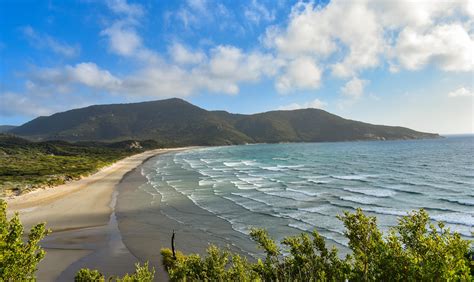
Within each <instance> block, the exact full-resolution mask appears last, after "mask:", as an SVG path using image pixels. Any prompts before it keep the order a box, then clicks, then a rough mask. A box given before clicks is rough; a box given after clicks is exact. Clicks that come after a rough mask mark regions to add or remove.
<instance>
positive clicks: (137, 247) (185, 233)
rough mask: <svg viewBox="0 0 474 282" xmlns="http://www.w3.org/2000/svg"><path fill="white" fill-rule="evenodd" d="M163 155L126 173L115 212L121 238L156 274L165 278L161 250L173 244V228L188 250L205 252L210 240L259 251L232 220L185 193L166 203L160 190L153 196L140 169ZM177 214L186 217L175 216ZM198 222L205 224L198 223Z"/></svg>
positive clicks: (178, 244)
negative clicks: (201, 206) (190, 198)
mask: <svg viewBox="0 0 474 282" xmlns="http://www.w3.org/2000/svg"><path fill="white" fill-rule="evenodd" d="M160 157H161V156H156V157H154V158H151V159H150V160H148V161H147V162H145V163H144V164H142V165H141V166H139V167H138V168H136V169H134V170H133V171H131V172H129V173H127V175H126V176H125V177H124V178H123V179H122V181H121V182H120V183H119V184H118V185H117V192H118V197H117V205H116V208H115V214H116V217H117V222H118V227H119V230H120V234H121V237H122V242H123V243H124V245H125V246H126V248H127V250H128V251H129V252H130V253H131V254H133V256H134V257H136V258H138V259H139V260H140V261H142V262H143V261H149V262H150V264H151V265H153V266H154V267H155V269H156V271H157V272H156V276H155V277H156V278H157V279H158V280H159V281H165V280H166V279H167V275H166V272H165V270H164V268H163V267H162V263H161V255H160V250H161V249H162V248H170V247H171V236H172V233H173V230H174V231H175V233H176V237H175V243H176V248H177V249H178V250H179V251H182V252H183V253H185V254H189V253H199V254H201V255H204V254H205V253H206V249H207V247H208V246H209V244H214V245H217V246H219V247H221V248H227V249H230V250H232V251H233V252H237V253H240V254H243V255H253V254H254V253H255V252H257V250H256V247H255V246H256V245H255V244H254V243H253V242H252V241H251V240H250V239H249V237H248V236H246V235H244V234H242V233H239V232H237V231H235V230H233V229H232V226H231V225H230V223H229V222H227V221H225V220H224V219H222V218H219V217H218V216H216V215H215V214H212V213H210V212H208V211H206V210H204V209H202V208H200V207H198V206H197V205H195V204H194V203H193V202H192V201H191V200H189V199H188V198H187V197H186V196H184V195H182V194H180V193H176V197H175V198H173V201H171V202H167V203H163V202H162V201H161V195H160V194H156V195H155V196H153V197H152V196H151V195H150V194H149V193H147V191H148V190H149V189H153V188H152V187H150V184H149V183H148V182H147V179H146V178H145V177H144V176H143V175H142V173H141V169H142V167H143V166H152V167H153V163H154V162H155V161H156V160H157V159H158V158H160ZM183 215H184V216H183ZM177 217H180V218H182V217H184V218H185V220H184V221H180V220H176V218H177ZM196 222H200V223H202V225H196V224H195V223H196ZM248 257H250V256H248ZM250 258H251V257H250Z"/></svg>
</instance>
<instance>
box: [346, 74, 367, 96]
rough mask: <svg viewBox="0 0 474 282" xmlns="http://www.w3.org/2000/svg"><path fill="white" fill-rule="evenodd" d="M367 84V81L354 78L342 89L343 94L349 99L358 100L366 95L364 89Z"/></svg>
mask: <svg viewBox="0 0 474 282" xmlns="http://www.w3.org/2000/svg"><path fill="white" fill-rule="evenodd" d="M367 84H368V81H367V80H362V79H359V78H357V77H353V78H352V79H351V80H349V81H348V82H347V83H346V84H345V85H344V86H343V87H341V92H342V94H344V95H346V96H347V97H350V98H353V99H358V98H360V97H361V96H362V95H363V94H364V88H365V86H366V85H367Z"/></svg>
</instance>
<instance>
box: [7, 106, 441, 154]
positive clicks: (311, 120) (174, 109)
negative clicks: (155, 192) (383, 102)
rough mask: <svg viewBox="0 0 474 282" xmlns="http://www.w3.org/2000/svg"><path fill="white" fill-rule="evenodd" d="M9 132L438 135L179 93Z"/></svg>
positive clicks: (186, 139)
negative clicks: (232, 106)
mask: <svg viewBox="0 0 474 282" xmlns="http://www.w3.org/2000/svg"><path fill="white" fill-rule="evenodd" d="M9 132H10V133H13V134H16V135H19V136H24V137H27V138H29V139H33V140H51V139H59V140H68V141H85V140H87V141H107V142H111V141H121V140H130V139H134V140H144V139H152V140H155V141H157V142H159V143H160V144H163V145H165V146H177V145H226V144H244V143H260V142H266V143H278V142H323V141H352V140H391V139H418V138H436V137H439V135H437V134H430V133H422V132H417V131H414V130H411V129H408V128H403V127H393V126H380V125H373V124H368V123H363V122H358V121H353V120H347V119H344V118H341V117H339V116H336V115H333V114H330V113H328V112H326V111H323V110H319V109H303V110H294V111H272V112H266V113H260V114H254V115H241V114H231V113H228V112H225V111H206V110H204V109H201V108H199V107H197V106H194V105H192V104H190V103H188V102H186V101H184V100H181V99H176V98H174V99H167V100H160V101H152V102H142V103H133V104H116V105H97V106H90V107H86V108H81V109H75V110H70V111H66V112H62V113H56V114H53V115H51V116H48V117H39V118H36V119H34V120H32V121H30V122H27V123H25V124H24V125H22V126H19V127H16V128H14V129H11V130H10V131H9Z"/></svg>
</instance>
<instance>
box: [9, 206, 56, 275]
mask: <svg viewBox="0 0 474 282" xmlns="http://www.w3.org/2000/svg"><path fill="white" fill-rule="evenodd" d="M23 232H24V231H23V225H22V224H21V222H20V218H19V216H18V213H15V215H14V216H13V218H11V219H10V220H8V218H7V203H6V202H5V201H4V200H0V280H1V281H25V280H34V279H35V272H36V270H37V266H38V263H39V262H40V261H41V260H42V259H43V258H44V256H45V251H44V250H43V249H42V248H41V246H40V245H39V242H40V241H41V240H42V239H43V238H44V237H45V236H46V235H47V234H48V233H49V232H50V231H49V230H47V229H46V226H45V223H40V224H37V225H35V226H33V228H31V230H30V232H29V234H28V236H27V238H28V239H27V241H26V242H24V241H23Z"/></svg>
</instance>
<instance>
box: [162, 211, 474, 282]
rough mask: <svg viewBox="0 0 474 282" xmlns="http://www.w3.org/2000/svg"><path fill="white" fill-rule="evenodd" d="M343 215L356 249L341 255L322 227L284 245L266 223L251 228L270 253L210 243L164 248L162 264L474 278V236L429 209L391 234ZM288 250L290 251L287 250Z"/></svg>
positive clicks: (269, 274) (252, 272) (209, 275)
mask: <svg viewBox="0 0 474 282" xmlns="http://www.w3.org/2000/svg"><path fill="white" fill-rule="evenodd" d="M338 218H339V219H340V220H341V221H342V222H343V223H344V226H345V228H346V231H345V233H344V234H345V236H346V238H347V239H348V241H349V244H348V245H349V248H350V250H351V251H352V252H351V255H347V256H346V257H345V258H344V259H342V258H340V257H339V255H338V252H337V249H336V248H334V247H333V248H331V249H328V248H327V247H326V243H325V241H324V238H323V237H322V236H321V235H319V233H318V232H317V231H313V232H312V233H311V236H310V235H309V234H301V235H299V236H292V237H287V238H285V239H284V240H283V241H282V242H281V245H282V246H283V247H284V248H285V249H284V250H281V249H280V248H279V247H278V245H277V244H276V242H275V241H274V240H273V239H271V238H270V237H269V236H268V233H267V232H266V231H265V230H263V229H252V231H251V232H250V236H251V238H252V239H253V240H254V241H256V243H257V245H258V247H259V248H260V249H262V250H263V251H264V253H265V258H264V259H263V260H262V259H258V260H257V261H256V262H255V263H249V262H248V261H247V260H246V259H245V258H242V257H240V256H239V255H236V254H232V253H231V252H229V251H228V250H220V249H219V248H217V247H215V246H210V247H209V248H208V250H207V256H206V257H204V258H201V257H200V256H199V255H197V254H191V255H184V254H182V253H181V252H177V253H175V254H173V251H172V250H170V249H162V250H161V255H162V257H163V264H164V267H165V269H166V271H167V272H168V274H169V277H170V280H172V281H186V280H192V281H194V280H219V281H224V280H234V281H235V280H238V281H254V280H261V281H328V280H329V281H344V280H349V281H406V280H410V281H449V280H451V281H453V280H454V281H472V279H473V276H472V271H473V269H474V268H473V265H474V264H473V262H474V261H473V257H472V251H470V241H468V240H464V239H462V238H461V236H460V235H459V234H458V233H456V232H455V233H451V232H450V230H449V229H448V228H445V226H444V224H443V223H438V225H436V226H435V225H433V224H431V223H430V220H429V216H428V214H427V213H426V212H425V211H424V210H419V211H414V212H412V213H409V214H408V215H406V216H404V217H401V218H400V219H399V223H398V225H397V226H395V227H393V228H392V229H391V230H390V232H389V234H388V235H387V236H385V237H384V236H383V234H382V232H381V231H380V230H379V229H378V227H377V220H376V218H375V217H370V216H366V215H364V213H363V212H362V211H361V210H360V209H358V210H357V211H356V212H355V213H348V212H346V213H344V214H343V215H341V216H338ZM283 253H285V254H286V255H282V254H283Z"/></svg>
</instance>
